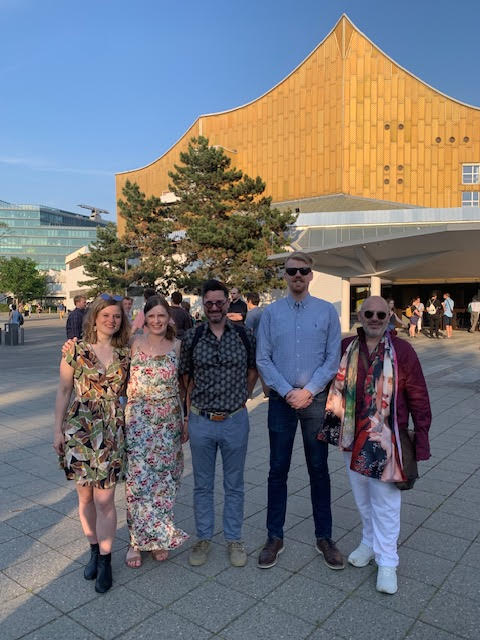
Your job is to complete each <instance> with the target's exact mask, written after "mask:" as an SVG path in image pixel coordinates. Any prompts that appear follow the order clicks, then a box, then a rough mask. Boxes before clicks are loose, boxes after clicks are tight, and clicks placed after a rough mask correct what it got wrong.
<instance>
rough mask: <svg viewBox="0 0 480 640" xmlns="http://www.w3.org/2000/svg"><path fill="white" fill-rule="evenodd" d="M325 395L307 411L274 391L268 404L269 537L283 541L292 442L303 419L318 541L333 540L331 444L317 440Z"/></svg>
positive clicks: (306, 458)
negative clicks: (293, 407) (329, 460)
mask: <svg viewBox="0 0 480 640" xmlns="http://www.w3.org/2000/svg"><path fill="white" fill-rule="evenodd" d="M326 400H327V394H326V392H322V393H319V394H317V395H316V396H315V397H314V399H313V401H312V403H311V405H310V406H309V407H307V408H306V409H299V410H296V409H292V407H291V406H290V405H289V404H287V402H286V401H285V400H284V399H283V398H282V397H281V396H279V395H278V393H276V392H274V391H273V390H272V391H271V392H270V400H269V404H268V431H269V435H270V473H269V475H268V506H267V530H268V536H269V537H270V538H282V539H283V525H284V524H285V514H286V511H287V478H288V472H289V470H290V462H291V459H292V448H293V441H294V439H295V432H296V430H297V423H298V421H299V420H300V425H301V428H302V436H303V448H304V450H305V460H306V462H307V469H308V474H309V476H310V494H311V498H312V509H313V520H314V523H315V537H316V538H331V536H332V511H331V500H330V476H329V473H328V463H327V459H328V445H327V444H326V443H325V442H320V441H319V440H317V433H318V430H319V429H320V427H321V426H322V424H323V416H324V413H325V402H326Z"/></svg>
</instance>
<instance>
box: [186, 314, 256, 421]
mask: <svg viewBox="0 0 480 640" xmlns="http://www.w3.org/2000/svg"><path fill="white" fill-rule="evenodd" d="M196 330H198V331H200V329H198V328H193V329H190V330H189V331H187V332H186V333H185V334H184V336H183V340H182V348H181V351H180V363H179V366H178V370H179V374H180V375H183V374H189V373H190V372H191V369H192V370H193V380H194V387H193V390H192V394H191V402H192V405H193V406H195V407H196V408H197V409H200V410H202V411H228V412H232V411H235V410H236V409H239V408H240V407H241V406H242V405H244V404H245V402H246V401H247V397H248V391H247V371H248V369H255V368H256V364H255V337H254V335H253V333H252V332H251V331H250V329H245V331H246V334H247V338H248V343H249V349H248V353H247V350H246V349H245V346H244V344H243V340H242V338H241V337H240V335H239V333H238V331H237V329H236V328H235V327H234V326H233V325H232V323H231V322H230V320H227V322H226V324H225V330H224V332H223V334H222V337H221V338H220V340H218V339H217V338H216V336H215V335H214V333H213V332H212V331H211V329H210V327H209V326H208V324H205V325H203V326H202V333H201V336H200V339H199V341H198V342H197V344H196V345H195V348H194V350H193V354H192V353H191V346H192V342H193V339H194V335H195V331H196ZM192 364H193V367H192Z"/></svg>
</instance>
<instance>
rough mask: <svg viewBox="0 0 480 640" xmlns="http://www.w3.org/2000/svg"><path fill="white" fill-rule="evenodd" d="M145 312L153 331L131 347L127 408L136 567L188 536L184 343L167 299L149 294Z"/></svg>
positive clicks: (130, 557)
mask: <svg viewBox="0 0 480 640" xmlns="http://www.w3.org/2000/svg"><path fill="white" fill-rule="evenodd" d="M144 314H145V326H146V327H147V328H148V332H146V333H145V334H144V335H142V336H139V337H138V338H136V339H135V341H134V343H133V345H132V360H131V366H130V379H129V383H128V389H127V396H128V403H127V406H126V409H125V436H126V447H127V469H126V485H125V492H126V499H127V524H128V528H129V532H130V547H129V549H128V552H127V557H126V563H127V565H128V566H129V567H131V568H138V567H140V565H141V563H142V557H141V552H142V551H151V552H152V556H153V557H154V559H155V560H157V561H162V560H165V559H166V558H167V555H168V550H169V549H175V548H176V547H179V546H180V545H181V544H183V542H184V541H185V540H186V539H187V538H188V536H187V534H186V533H185V532H184V531H181V530H180V529H177V528H176V527H175V524H174V521H173V509H174V505H175V496H176V493H177V490H178V487H179V483H180V477H181V475H182V471H183V454H182V442H184V441H185V440H186V439H187V436H186V433H187V432H186V430H185V429H184V424H183V419H182V410H181V406H180V398H179V388H178V373H177V359H178V350H179V343H178V341H176V340H175V329H174V327H173V326H172V324H170V320H171V316H170V310H169V306H168V303H167V301H166V300H165V298H163V297H162V296H154V297H152V298H149V300H148V301H147V303H146V305H145V308H144Z"/></svg>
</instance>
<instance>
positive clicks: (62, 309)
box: [57, 302, 65, 320]
mask: <svg viewBox="0 0 480 640" xmlns="http://www.w3.org/2000/svg"><path fill="white" fill-rule="evenodd" d="M57 308H58V315H59V316H60V320H63V317H64V315H65V305H64V304H63V302H60V304H59V305H58V307H57Z"/></svg>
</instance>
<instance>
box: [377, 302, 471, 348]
mask: <svg viewBox="0 0 480 640" xmlns="http://www.w3.org/2000/svg"><path fill="white" fill-rule="evenodd" d="M388 305H389V318H390V319H389V329H390V330H393V329H395V330H399V329H402V328H403V329H406V332H407V334H408V336H409V337H410V338H416V337H417V336H418V335H421V334H422V333H423V335H425V336H427V337H428V338H432V339H440V338H452V335H453V324H454V316H455V312H454V310H455V302H454V300H453V299H452V297H451V295H450V293H448V292H446V293H444V294H443V295H442V294H440V293H439V292H437V291H433V292H432V293H431V295H430V297H429V298H428V299H427V300H426V302H425V304H424V303H423V302H422V301H421V299H420V296H416V297H414V298H412V299H411V300H410V302H409V304H408V305H407V307H406V309H405V310H404V311H403V312H402V311H401V310H397V309H396V308H395V302H394V300H392V299H391V298H390V299H389V300H388ZM467 313H468V314H469V315H470V328H469V329H468V331H469V332H470V333H472V332H473V331H475V330H476V329H477V325H478V318H479V315H480V302H479V301H478V300H477V297H476V296H475V297H474V298H473V299H472V301H471V302H470V304H469V305H468V308H467ZM441 331H444V332H445V333H441Z"/></svg>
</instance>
